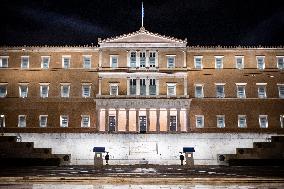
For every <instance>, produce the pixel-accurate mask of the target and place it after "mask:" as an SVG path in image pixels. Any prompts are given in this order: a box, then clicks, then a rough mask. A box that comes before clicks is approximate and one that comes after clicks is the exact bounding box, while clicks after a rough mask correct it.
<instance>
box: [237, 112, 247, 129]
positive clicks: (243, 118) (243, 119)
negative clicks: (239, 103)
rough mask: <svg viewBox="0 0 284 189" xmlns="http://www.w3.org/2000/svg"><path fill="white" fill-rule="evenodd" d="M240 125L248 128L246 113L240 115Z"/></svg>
mask: <svg viewBox="0 0 284 189" xmlns="http://www.w3.org/2000/svg"><path fill="white" fill-rule="evenodd" d="M238 127H239V128H246V127H247V117H246V115H238Z"/></svg>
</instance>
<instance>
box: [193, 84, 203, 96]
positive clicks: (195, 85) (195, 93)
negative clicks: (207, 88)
mask: <svg viewBox="0 0 284 189" xmlns="http://www.w3.org/2000/svg"><path fill="white" fill-rule="evenodd" d="M197 87H201V96H197V90H196V88H197ZM194 97H195V98H204V84H194Z"/></svg>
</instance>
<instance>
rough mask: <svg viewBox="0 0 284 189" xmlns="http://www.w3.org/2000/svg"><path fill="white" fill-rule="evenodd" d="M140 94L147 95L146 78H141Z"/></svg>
mask: <svg viewBox="0 0 284 189" xmlns="http://www.w3.org/2000/svg"><path fill="white" fill-rule="evenodd" d="M140 95H146V79H140Z"/></svg>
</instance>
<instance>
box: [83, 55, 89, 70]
mask: <svg viewBox="0 0 284 189" xmlns="http://www.w3.org/2000/svg"><path fill="white" fill-rule="evenodd" d="M83 68H84V69H91V56H90V55H88V56H87V55H84V56H83Z"/></svg>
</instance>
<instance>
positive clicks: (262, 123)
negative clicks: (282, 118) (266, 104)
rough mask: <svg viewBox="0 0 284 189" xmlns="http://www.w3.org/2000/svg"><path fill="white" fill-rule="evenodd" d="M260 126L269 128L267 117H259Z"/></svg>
mask: <svg viewBox="0 0 284 189" xmlns="http://www.w3.org/2000/svg"><path fill="white" fill-rule="evenodd" d="M259 126H260V128H268V119H267V115H260V116H259Z"/></svg>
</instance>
